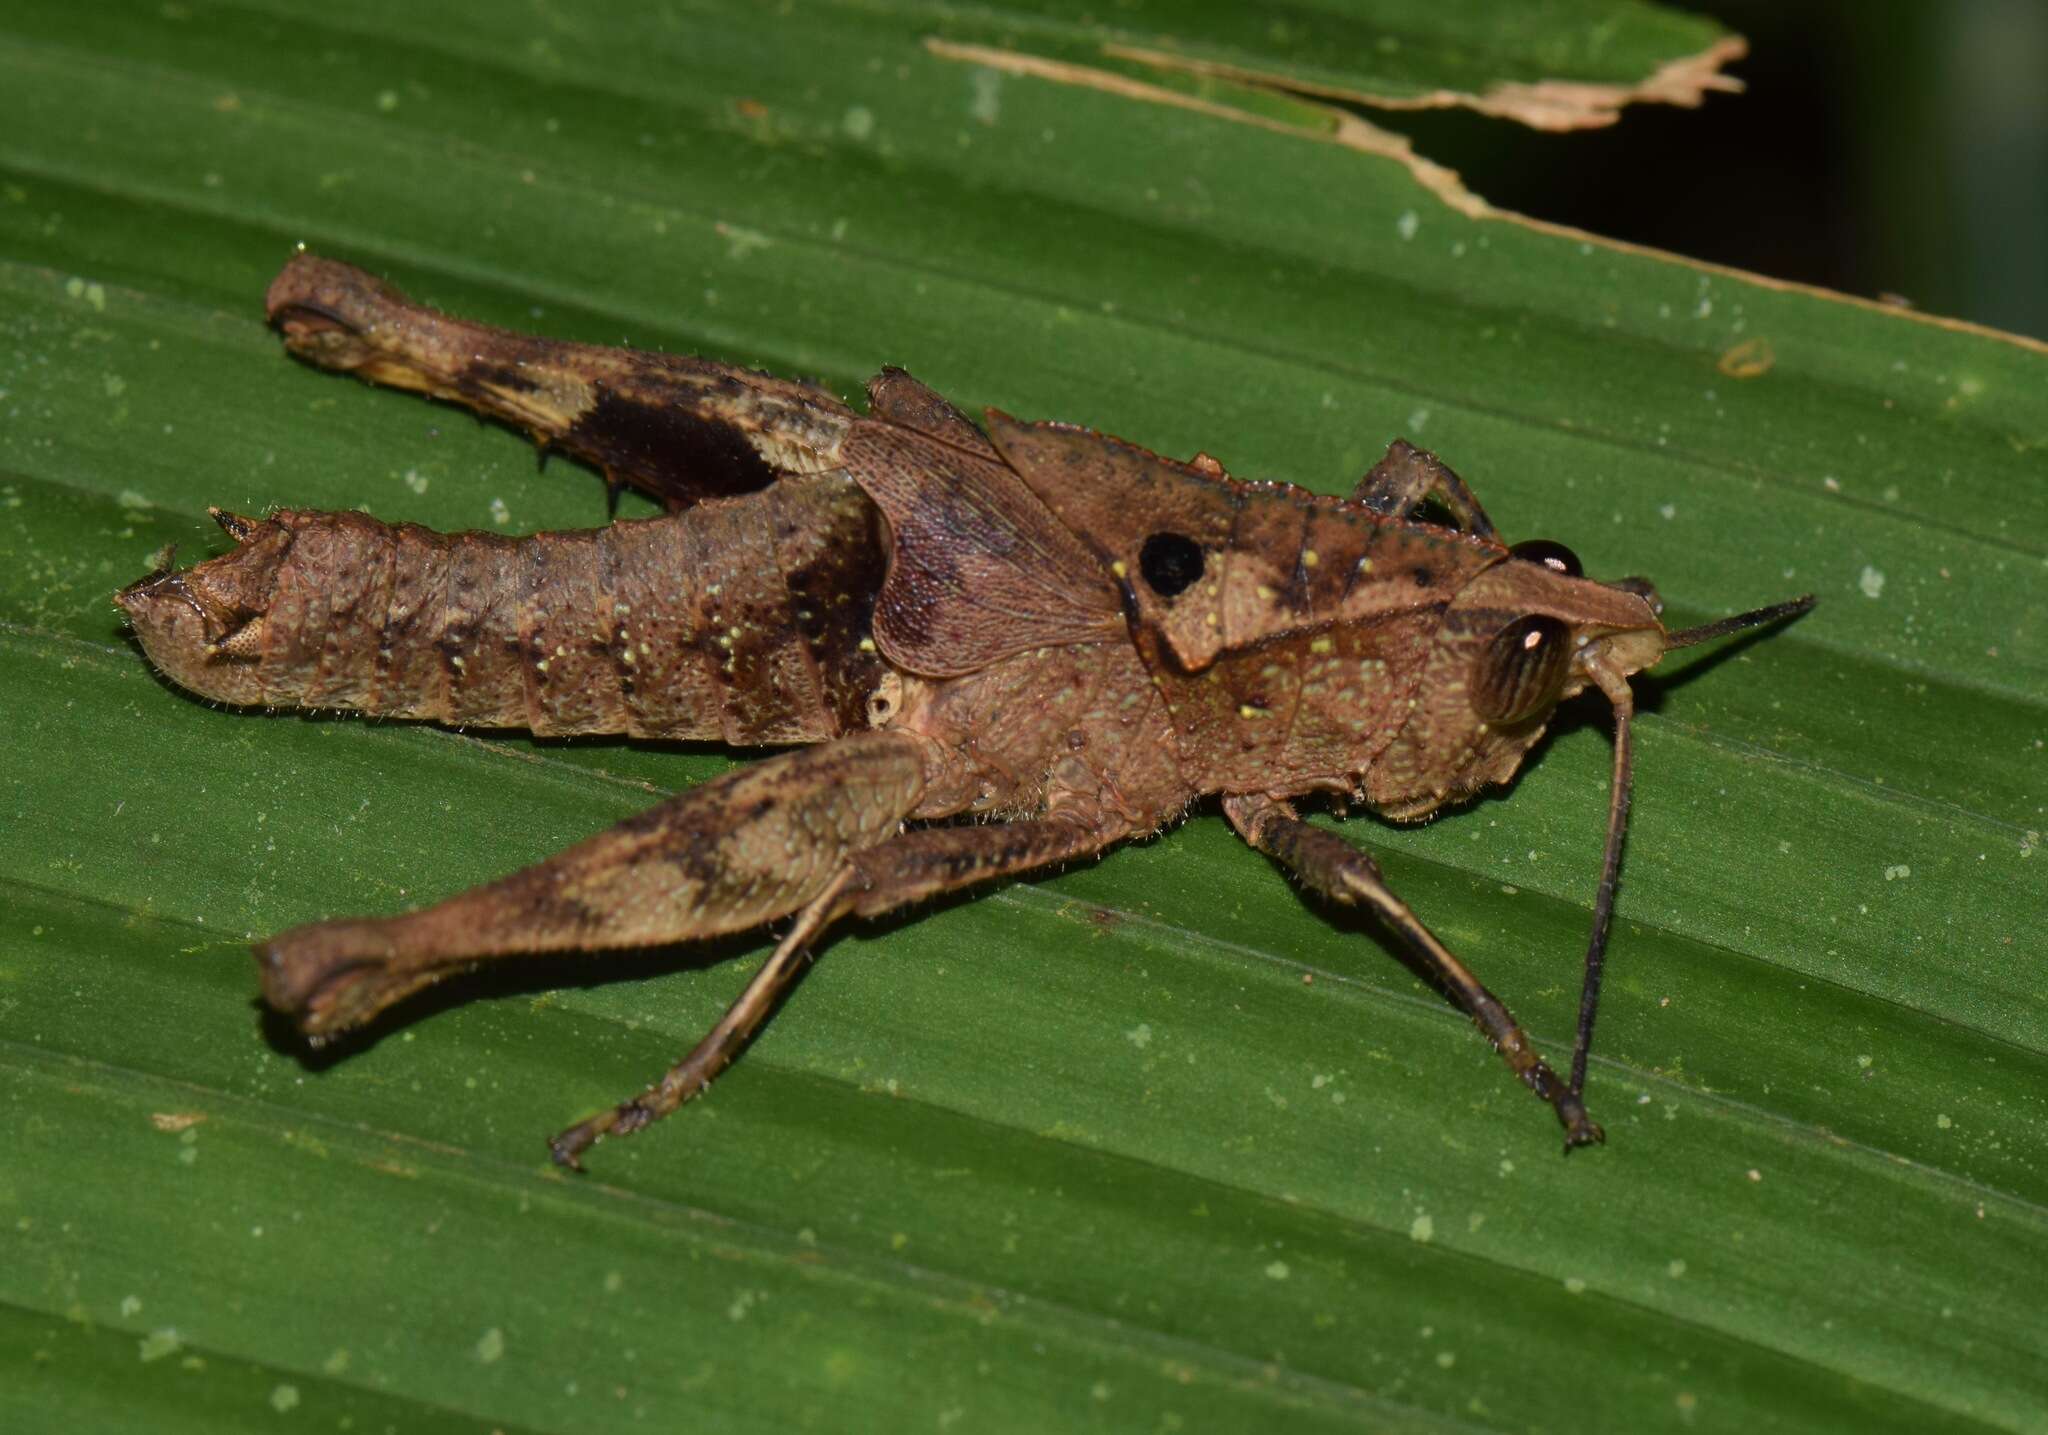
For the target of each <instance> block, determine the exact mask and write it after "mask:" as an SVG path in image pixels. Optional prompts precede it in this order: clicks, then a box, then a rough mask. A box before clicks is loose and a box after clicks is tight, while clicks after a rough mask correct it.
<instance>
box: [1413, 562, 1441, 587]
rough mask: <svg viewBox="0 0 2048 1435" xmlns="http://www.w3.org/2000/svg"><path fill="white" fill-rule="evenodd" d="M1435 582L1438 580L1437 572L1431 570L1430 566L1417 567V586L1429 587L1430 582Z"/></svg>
mask: <svg viewBox="0 0 2048 1435" xmlns="http://www.w3.org/2000/svg"><path fill="white" fill-rule="evenodd" d="M1434 582H1436V574H1435V573H1433V572H1431V571H1430V570H1429V569H1428V568H1426V567H1424V568H1417V569H1416V570H1415V586H1416V587H1418V588H1427V587H1428V586H1429V585H1430V584H1432V583H1434Z"/></svg>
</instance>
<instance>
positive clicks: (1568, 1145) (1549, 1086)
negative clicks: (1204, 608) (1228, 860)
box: [1223, 796, 1607, 1152]
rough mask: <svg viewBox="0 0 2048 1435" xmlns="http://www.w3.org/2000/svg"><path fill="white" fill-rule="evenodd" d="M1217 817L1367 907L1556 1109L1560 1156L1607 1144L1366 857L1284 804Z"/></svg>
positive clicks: (1230, 808) (1305, 875)
mask: <svg viewBox="0 0 2048 1435" xmlns="http://www.w3.org/2000/svg"><path fill="white" fill-rule="evenodd" d="M1223 811H1224V815H1225V816H1227V817H1228V818H1229V819H1230V823H1231V825H1232V826H1233V827H1235V828H1236V829H1237V830H1238V833H1239V834H1240V835H1241V836H1242V837H1243V838H1244V840H1245V841H1246V842H1248V843H1250V844H1251V845H1252V846H1254V847H1256V848H1258V849H1259V850H1260V851H1261V852H1264V853H1267V854H1268V855H1270V856H1271V857H1273V858H1274V859H1275V860H1277V861H1278V862H1279V863H1280V864H1281V865H1282V866H1283V867H1285V868H1287V869H1288V870H1289V871H1290V872H1292V873H1294V875H1295V876H1297V877H1299V878H1300V879H1301V880H1302V882H1303V883H1305V884H1306V885H1307V886H1309V887H1311V888H1313V889H1314V890H1315V891H1317V892H1319V893H1321V894H1322V895H1323V896H1324V897H1327V898H1329V899H1330V900H1331V901H1333V902H1338V903H1342V904H1344V905H1346V906H1350V905H1353V904H1363V905H1365V906H1367V907H1370V908H1371V909H1372V910H1373V912H1374V913H1375V914H1377V915H1378V917H1379V919H1380V920H1381V921H1383V922H1385V923H1386V924H1387V925H1388V926H1389V927H1391V928H1392V929H1393V930H1394V932H1395V934H1396V935H1397V936H1399V937H1400V938H1401V940H1402V941H1403V942H1404V943H1406V944H1407V946H1408V948H1409V950H1410V951H1412V952H1414V953H1415V955H1416V956H1417V957H1418V958H1419V959H1420V960H1421V961H1422V964H1423V965H1424V966H1425V967H1426V968H1427V969H1428V970H1429V973H1430V975H1431V976H1432V977H1434V978H1435V979H1436V981H1437V982H1438V983H1439V984H1440V985H1441V986H1442V987H1443V988H1444V989H1445V990H1446V991H1447V992H1449V993H1450V995H1451V997H1452V998H1453V999H1454V1000H1455V1001H1456V1002H1457V1003H1458V1005H1459V1006H1461V1007H1463V1008H1464V1009H1465V1011H1466V1013H1467V1014H1468V1015H1470V1016H1471V1018H1472V1020H1473V1021H1474V1022H1476V1023H1477V1024H1478V1026H1479V1029H1480V1030H1481V1031H1483V1032H1485V1033H1486V1035H1487V1037H1488V1039H1489V1040H1491V1041H1492V1042H1493V1045H1494V1049H1495V1050H1496V1051H1498V1052H1499V1053H1500V1054H1501V1056H1502V1057H1504V1058H1505V1059H1506V1061H1507V1064H1508V1066H1509V1068H1510V1069H1511V1070H1512V1071H1513V1072H1514V1073H1515V1075H1516V1076H1519V1077H1520V1078H1521V1079H1522V1082H1523V1084H1524V1085H1526V1086H1527V1087H1528V1088H1529V1089H1530V1090H1531V1091H1533V1092H1535V1093H1536V1094H1537V1095H1538V1096H1540V1097H1542V1098H1543V1099H1544V1100H1545V1101H1547V1102H1549V1103H1550V1104H1551V1106H1552V1107H1554V1108H1555V1109H1556V1111H1557V1119H1558V1122H1559V1124H1560V1125H1562V1126H1563V1127H1564V1149H1565V1150H1566V1152H1570V1151H1571V1150H1572V1149H1573V1148H1574V1147H1577V1146H1590V1145H1592V1144H1594V1143H1595V1142H1600V1141H1605V1140H1606V1139H1607V1136H1606V1133H1605V1132H1603V1131H1601V1129H1600V1128H1599V1127H1598V1126H1596V1125H1595V1124H1594V1123H1593V1121H1592V1119H1591V1118H1590V1117H1588V1116H1587V1115H1586V1108H1585V1105H1584V1103H1583V1102H1581V1101H1580V1100H1579V1094H1578V1092H1577V1091H1575V1090H1573V1089H1572V1088H1571V1087H1569V1086H1567V1085H1566V1084H1565V1083H1564V1082H1563V1081H1561V1080H1559V1079H1558V1075H1557V1073H1556V1072H1554V1071H1552V1070H1551V1069H1550V1067H1549V1066H1548V1065H1547V1064H1546V1063H1545V1062H1544V1060H1543V1058H1542V1057H1541V1056H1539V1055H1537V1053H1536V1048H1535V1047H1534V1046H1533V1045H1532V1044H1531V1043H1530V1041H1529V1038H1528V1037H1527V1035H1525V1034H1524V1033H1523V1031H1522V1028H1521V1026H1520V1025H1519V1024H1518V1023H1517V1022H1516V1021H1515V1019H1514V1017H1513V1016H1512V1015H1511V1014H1510V1013H1509V1011H1508V1009H1507V1008H1506V1007H1504V1006H1502V1005H1501V1003H1500V999H1499V998H1498V997H1496V996H1494V994H1493V993H1492V992H1490V991H1488V990H1487V989H1486V988H1485V987H1484V986H1482V985H1481V984H1480V982H1479V979H1478V978H1477V977H1475V976H1473V975H1472V973H1471V971H1470V970H1468V969H1467V968H1466V966H1465V964H1464V963H1463V962H1461V961H1459V960H1458V959H1457V958H1456V957H1454V956H1452V955H1451V953H1450V951H1449V950H1448V949H1447V948H1446V947H1445V946H1444V944H1443V943H1442V942H1440V941H1438V940H1437V939H1436V936H1435V935H1434V934H1433V933H1432V932H1431V931H1430V930H1429V928H1427V927H1425V926H1423V925H1422V922H1421V921H1420V920H1419V919H1418V918H1417V917H1416V915H1415V914H1414V913H1413V912H1411V911H1409V910H1408V904H1407V903H1405V902H1403V901H1402V900H1401V899H1400V898H1399V897H1396V896H1395V895H1394V894H1393V893H1392V892H1390V891H1388V890H1387V884H1386V882H1385V881H1384V880H1382V878H1381V877H1380V870H1379V867H1378V865H1377V864H1375V863H1374V862H1373V860H1372V858H1370V857H1368V856H1367V855H1366V854H1365V853H1363V852H1361V851H1359V850H1358V849H1357V848H1356V847H1353V846H1352V845H1351V844H1350V843H1349V842H1346V841H1345V840H1344V839H1343V838H1341V837H1339V836H1338V835H1337V834H1336V833H1334V832H1325V831H1324V830H1323V829H1321V828H1320V827H1311V826H1310V825H1309V824H1308V823H1306V822H1303V821H1302V820H1301V819H1300V818H1298V817H1296V816H1295V815H1294V812H1293V809H1292V808H1290V807H1289V806H1288V805H1287V804H1286V803H1284V802H1281V801H1278V800H1276V799H1274V798H1270V797H1259V796H1240V797H1226V798H1224V799H1223Z"/></svg>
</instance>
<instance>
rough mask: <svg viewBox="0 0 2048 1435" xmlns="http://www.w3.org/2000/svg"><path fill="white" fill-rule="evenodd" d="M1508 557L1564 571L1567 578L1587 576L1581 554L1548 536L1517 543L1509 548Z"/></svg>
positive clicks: (1556, 571)
mask: <svg viewBox="0 0 2048 1435" xmlns="http://www.w3.org/2000/svg"><path fill="white" fill-rule="evenodd" d="M1508 557H1510V558H1518V559H1520V560H1521V561H1522V562H1524V563H1541V564H1542V565H1543V566H1544V567H1545V568H1548V569H1549V570H1550V571H1551V572H1553V573H1562V574H1563V575H1564V576H1565V577H1567V578H1583V577H1585V576H1586V570H1585V568H1583V567H1582V566H1581V565H1580V563H1579V555H1578V554H1576V553H1574V552H1572V551H1571V549H1569V548H1567V547H1565V546H1564V545H1563V544H1562V543H1553V542H1552V541H1551V540H1550V539H1548V538H1531V539H1529V540H1528V541H1527V542H1525V543H1517V544H1516V545H1515V546H1514V547H1512V548H1510V549H1509V550H1508Z"/></svg>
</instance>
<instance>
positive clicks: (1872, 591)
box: [1856, 563, 1884, 598]
mask: <svg viewBox="0 0 2048 1435" xmlns="http://www.w3.org/2000/svg"><path fill="white" fill-rule="evenodd" d="M1856 586H1857V587H1858V588H1861V589H1862V590H1863V596H1864V597H1866V598H1875V597H1878V596H1879V595H1881V594H1882V593H1883V592H1884V574H1882V573H1880V572H1878V571H1877V570H1876V569H1875V568H1873V567H1871V566H1870V565H1869V564H1868V563H1866V564H1864V565H1863V573H1862V576H1860V577H1859V578H1857V580H1856Z"/></svg>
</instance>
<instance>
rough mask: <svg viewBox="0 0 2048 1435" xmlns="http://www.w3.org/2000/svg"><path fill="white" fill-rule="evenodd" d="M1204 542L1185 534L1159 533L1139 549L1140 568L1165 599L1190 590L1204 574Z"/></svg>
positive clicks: (1154, 589)
mask: <svg viewBox="0 0 2048 1435" xmlns="http://www.w3.org/2000/svg"><path fill="white" fill-rule="evenodd" d="M1204 566H1206V565H1205V563H1204V561H1203V558H1202V545H1201V544H1199V543H1197V542H1195V540H1194V539H1192V538H1190V537H1188V536H1187V535H1186V534H1185V533H1155V534H1153V535H1152V536H1151V537H1150V538H1148V539H1146V540H1145V546H1144V547H1143V548H1141V549H1139V550H1138V571H1139V572H1140V573H1141V574H1143V575H1144V577H1145V582H1146V584H1147V585H1148V586H1149V587H1150V588H1151V589H1152V591H1153V592H1155V593H1157V594H1158V595H1159V596H1160V597H1162V598H1172V597H1175V596H1177V595H1179V594H1180V593H1182V592H1184V591H1186V589H1187V588H1188V587H1189V585H1191V584H1193V583H1195V582H1197V581H1198V580H1199V579H1200V578H1201V576H1202V569H1203V568H1204Z"/></svg>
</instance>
